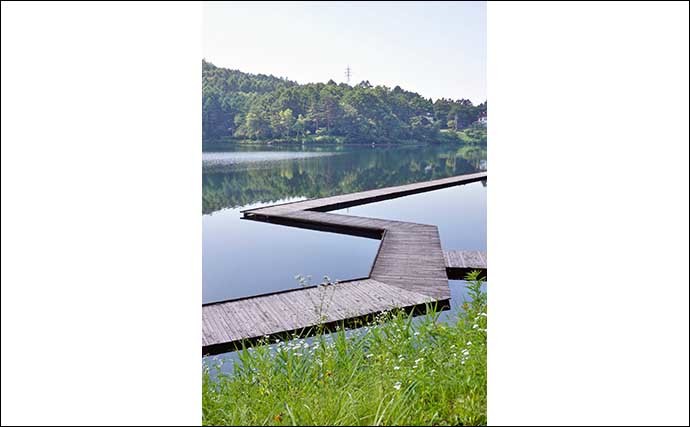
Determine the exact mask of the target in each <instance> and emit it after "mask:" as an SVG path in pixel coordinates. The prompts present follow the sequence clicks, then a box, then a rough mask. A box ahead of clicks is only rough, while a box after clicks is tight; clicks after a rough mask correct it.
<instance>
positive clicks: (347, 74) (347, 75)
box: [345, 65, 352, 84]
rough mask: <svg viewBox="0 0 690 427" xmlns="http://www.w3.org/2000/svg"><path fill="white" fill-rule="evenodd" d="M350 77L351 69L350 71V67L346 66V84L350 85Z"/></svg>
mask: <svg viewBox="0 0 690 427" xmlns="http://www.w3.org/2000/svg"><path fill="white" fill-rule="evenodd" d="M351 76H352V69H350V66H349V65H348V66H347V68H345V78H346V79H347V84H350V77H351Z"/></svg>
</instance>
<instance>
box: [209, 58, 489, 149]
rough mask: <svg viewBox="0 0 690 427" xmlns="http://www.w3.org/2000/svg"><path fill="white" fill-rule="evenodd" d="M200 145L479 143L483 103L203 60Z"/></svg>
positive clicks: (483, 138)
mask: <svg viewBox="0 0 690 427" xmlns="http://www.w3.org/2000/svg"><path fill="white" fill-rule="evenodd" d="M202 76H203V77H202V78H203V80H202V81H203V100H202V102H203V108H202V114H203V117H202V119H203V120H202V123H203V124H202V131H203V141H204V143H207V144H208V143H213V142H276V143H278V142H298V143H299V142H319V143H372V142H375V143H404V142H416V143H420V142H425V143H441V142H458V143H465V144H470V145H480V146H484V145H485V144H486V101H484V102H483V103H481V104H479V105H473V104H472V102H471V101H469V100H467V99H460V100H451V99H437V100H436V101H432V100H431V99H427V98H424V97H422V96H421V95H419V94H418V93H415V92H409V91H406V90H404V89H401V88H400V87H399V86H396V87H395V88H393V89H390V88H388V87H385V86H372V85H371V84H369V82H368V81H363V82H361V83H359V84H357V85H355V86H350V85H347V84H345V83H340V84H336V83H335V82H334V81H332V80H331V81H329V82H328V83H308V84H298V83H296V82H293V81H290V80H286V79H283V78H278V77H274V76H268V75H263V74H248V73H243V72H241V71H238V70H229V69H226V68H220V67H216V66H215V65H213V64H211V63H210V62H207V61H205V60H203V61H202Z"/></svg>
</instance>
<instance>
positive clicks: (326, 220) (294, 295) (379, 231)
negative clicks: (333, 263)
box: [202, 172, 487, 354]
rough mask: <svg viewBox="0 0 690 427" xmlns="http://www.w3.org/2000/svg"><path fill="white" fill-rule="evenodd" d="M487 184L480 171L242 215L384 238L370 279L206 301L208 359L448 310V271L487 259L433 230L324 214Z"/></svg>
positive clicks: (205, 349) (204, 348)
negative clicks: (445, 246)
mask: <svg viewBox="0 0 690 427" xmlns="http://www.w3.org/2000/svg"><path fill="white" fill-rule="evenodd" d="M485 179H487V173H486V172H480V173H474V174H468V175H461V176H456V177H450V178H444V179H439V180H434V181H428V182H422V183H416V184H409V185H402V186H397V187H389V188H382V189H378V190H371V191H364V192H358V193H351V194H344V195H340V196H333V197H325V198H320V199H312V200H305V201H300V202H292V203H285V204H279V205H273V206H268V207H264V208H258V209H251V210H246V211H243V215H244V218H245V219H249V220H255V221H265V222H271V223H277V224H283V225H288V226H293V227H302V228H309V229H315V230H322V231H329V232H334V233H340V234H347V235H353V236H361V237H368V238H374V239H380V240H381V244H380V246H379V250H378V253H377V255H376V257H375V259H374V262H373V265H372V267H371V271H370V273H369V277H366V278H362V279H356V280H350V281H345V282H339V283H337V284H332V285H327V286H314V287H308V288H300V289H295V290H289V291H283V292H276V293H271V294H266V295H258V296H254V297H248V298H240V299H235V300H229V301H220V302H215V303H209V304H204V305H203V306H202V316H203V337H202V352H203V354H217V353H222V352H226V351H231V350H234V349H236V348H237V347H238V346H239V345H240V344H241V343H242V342H245V343H246V344H248V345H251V344H253V343H256V342H257V341H258V340H260V339H261V338H266V337H267V338H268V339H274V338H279V339H284V338H286V337H287V336H290V335H291V334H294V333H299V334H300V335H305V334H308V333H309V332H313V328H314V327H315V326H316V325H318V324H321V323H323V324H325V325H326V326H327V327H330V326H335V325H338V324H341V323H343V324H345V325H346V326H354V325H357V324H358V322H361V321H366V320H368V319H369V318H371V317H372V316H375V315H376V314H378V313H380V312H383V311H387V310H391V309H403V310H406V311H414V312H417V311H423V310H425V309H426V307H427V305H428V304H436V305H437V307H438V308H439V309H447V308H448V307H449V306H450V304H449V301H450V289H449V287H448V278H449V274H451V275H455V274H460V273H461V272H462V271H468V270H470V269H474V268H475V267H477V268H478V269H481V268H479V267H481V266H482V265H483V267H484V270H485V269H486V256H485V255H481V254H476V253H474V251H470V252H457V251H454V252H452V253H448V254H444V252H443V250H442V248H441V240H440V237H439V234H438V228H437V227H436V226H434V225H428V224H416V223H410V222H403V221H389V220H385V219H377V218H367V217H358V216H350V215H341V214H332V213H326V212H327V211H331V210H337V209H343V208H346V207H350V206H356V205H361V204H366V203H372V202H376V201H381V200H386V199H392V198H396V197H402V196H406V195H410V194H415V193H420V192H425V191H431V190H436V189H440V188H445V187H451V186H455V185H462V184H467V183H471V182H476V181H481V180H485ZM296 243H298V242H296ZM466 254H467V255H466ZM453 277H455V276H452V277H451V278H453Z"/></svg>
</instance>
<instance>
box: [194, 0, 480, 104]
mask: <svg viewBox="0 0 690 427" xmlns="http://www.w3.org/2000/svg"><path fill="white" fill-rule="evenodd" d="M203 7H204V13H203V55H204V58H205V59H206V60H207V61H210V62H212V63H214V64H215V65H217V66H219V67H225V68H231V69H238V70H240V71H244V72H248V73H262V74H273V75H275V76H278V77H286V78H288V79H290V80H294V81H297V82H299V83H310V82H327V81H328V80H330V79H333V80H334V81H336V82H338V83H340V82H344V81H346V79H345V68H346V67H347V66H348V65H349V66H350V68H351V70H352V77H351V84H356V83H359V82H360V81H363V80H368V81H369V82H370V83H371V84H372V85H386V86H388V87H391V88H393V87H395V86H396V85H399V86H400V87H402V88H403V89H406V90H411V91H414V92H418V93H419V94H421V95H422V96H424V97H426V98H433V99H434V100H435V99H437V98H443V97H445V98H453V99H460V98H467V99H470V100H471V101H472V102H473V103H475V104H477V103H480V102H483V101H484V100H486V3H485V2H403V3H388V2H386V3H379V2H353V3H350V2H328V3H325V2H309V3H308V4H307V3H306V2H266V3H256V2H252V3H249V2H205V3H204V6H203Z"/></svg>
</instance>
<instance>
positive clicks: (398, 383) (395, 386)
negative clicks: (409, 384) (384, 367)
mask: <svg viewBox="0 0 690 427" xmlns="http://www.w3.org/2000/svg"><path fill="white" fill-rule="evenodd" d="M400 386H402V383H401V382H400V381H398V382H396V383H395V384H393V388H394V389H396V390H400Z"/></svg>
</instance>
